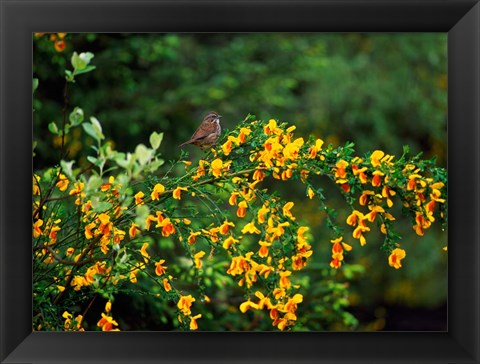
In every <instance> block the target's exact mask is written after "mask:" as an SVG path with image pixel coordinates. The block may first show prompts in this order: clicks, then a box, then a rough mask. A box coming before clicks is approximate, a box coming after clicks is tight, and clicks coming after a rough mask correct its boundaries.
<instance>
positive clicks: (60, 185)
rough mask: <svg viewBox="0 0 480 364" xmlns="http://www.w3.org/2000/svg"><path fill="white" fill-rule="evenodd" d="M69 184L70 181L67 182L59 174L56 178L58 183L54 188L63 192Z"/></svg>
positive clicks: (62, 175) (65, 178)
mask: <svg viewBox="0 0 480 364" xmlns="http://www.w3.org/2000/svg"><path fill="white" fill-rule="evenodd" d="M69 183H70V181H69V180H68V178H67V177H65V175H64V174H62V173H60V175H59V176H58V182H57V183H56V184H55V186H57V187H58V189H59V190H60V191H62V192H65V191H66V190H67V188H68V184H69Z"/></svg>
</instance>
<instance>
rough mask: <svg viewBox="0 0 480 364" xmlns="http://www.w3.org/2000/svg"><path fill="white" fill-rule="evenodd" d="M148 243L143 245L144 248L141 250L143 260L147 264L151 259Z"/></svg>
mask: <svg viewBox="0 0 480 364" xmlns="http://www.w3.org/2000/svg"><path fill="white" fill-rule="evenodd" d="M147 248H148V243H143V245H142V247H141V248H140V250H139V252H140V254H142V257H143V260H144V262H145V263H148V260H149V259H150V255H149V254H148V253H147Z"/></svg>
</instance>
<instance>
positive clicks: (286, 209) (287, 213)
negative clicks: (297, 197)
mask: <svg viewBox="0 0 480 364" xmlns="http://www.w3.org/2000/svg"><path fill="white" fill-rule="evenodd" d="M293 205H294V204H293V202H287V203H286V204H285V206H283V208H282V212H283V216H285V217H288V218H289V219H290V220H292V221H293V220H295V216H293V215H292V213H291V212H290V210H291V209H292V208H293Z"/></svg>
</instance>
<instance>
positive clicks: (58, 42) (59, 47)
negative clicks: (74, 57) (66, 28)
mask: <svg viewBox="0 0 480 364" xmlns="http://www.w3.org/2000/svg"><path fill="white" fill-rule="evenodd" d="M44 35H48V39H49V40H50V41H51V42H52V43H53V47H54V48H55V50H56V51H57V52H63V51H64V50H65V48H66V47H67V42H66V41H65V36H66V35H67V33H34V36H35V37H36V38H40V37H43V36H44Z"/></svg>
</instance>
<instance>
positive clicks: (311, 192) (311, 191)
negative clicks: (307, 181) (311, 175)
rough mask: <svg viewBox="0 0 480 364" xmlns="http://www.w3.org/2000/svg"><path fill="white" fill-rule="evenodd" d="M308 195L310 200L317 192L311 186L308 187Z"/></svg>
mask: <svg viewBox="0 0 480 364" xmlns="http://www.w3.org/2000/svg"><path fill="white" fill-rule="evenodd" d="M307 196H308V198H309V199H310V200H311V199H312V198H313V196H315V192H314V191H313V190H312V188H311V187H308V189H307Z"/></svg>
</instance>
